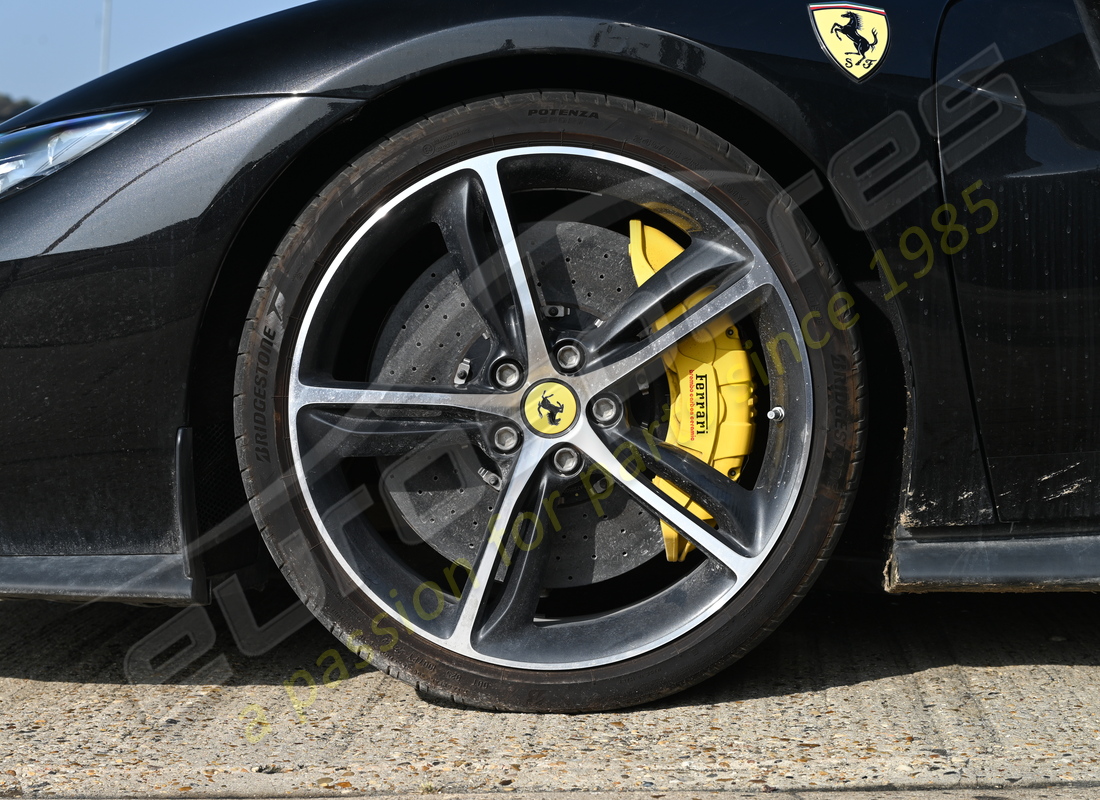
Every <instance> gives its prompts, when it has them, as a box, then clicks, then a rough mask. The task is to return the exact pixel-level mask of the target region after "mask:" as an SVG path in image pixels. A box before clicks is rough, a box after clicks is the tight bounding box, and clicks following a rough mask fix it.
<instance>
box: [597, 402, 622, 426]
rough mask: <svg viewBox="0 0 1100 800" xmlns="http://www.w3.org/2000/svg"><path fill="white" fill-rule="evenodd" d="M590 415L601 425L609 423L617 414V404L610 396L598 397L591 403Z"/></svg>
mask: <svg viewBox="0 0 1100 800" xmlns="http://www.w3.org/2000/svg"><path fill="white" fill-rule="evenodd" d="M592 416H593V417H595V419H596V422H598V423H600V424H601V425H610V424H611V423H612V422H614V421H615V418H616V417H618V416H619V404H618V403H616V402H615V401H614V400H612V399H611V398H610V397H598V398H596V402H594V403H593V404H592Z"/></svg>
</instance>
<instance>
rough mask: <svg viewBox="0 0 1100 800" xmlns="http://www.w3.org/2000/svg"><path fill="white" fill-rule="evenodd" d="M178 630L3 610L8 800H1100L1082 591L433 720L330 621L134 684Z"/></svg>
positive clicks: (820, 636)
mask: <svg viewBox="0 0 1100 800" xmlns="http://www.w3.org/2000/svg"><path fill="white" fill-rule="evenodd" d="M178 613H179V610H178V609H166V608H135V607H129V606H122V605H113V604H99V605H90V606H67V605H61V604H51V603H42V602H23V601H9V602H2V603H0V709H2V711H0V797H2V796H10V797H17V796H24V797H37V796H47V795H62V796H73V797H76V796H82V797H88V796H95V797H107V796H115V797H120V796H134V795H144V796H148V795H164V796H172V797H178V796H181V795H182V794H189V795H204V796H211V797H213V796H223V797H224V796H238V797H239V796H252V797H257V796H258V797H263V796H270V797H275V796H286V795H288V794H291V795H294V794H297V795H332V794H363V793H376V792H386V793H392V794H410V795H412V794H416V795H419V794H434V793H443V794H461V795H471V794H476V793H485V792H492V793H498V794H499V793H505V792H519V793H521V794H523V795H525V796H531V797H533V796H535V795H536V794H538V793H544V792H557V791H576V790H582V791H590V792H594V791H597V790H603V791H616V792H622V791H629V792H632V793H634V796H636V797H637V798H639V800H641V799H642V798H645V800H651V799H658V798H667V800H677V798H683V800H687V798H700V800H702V798H704V797H709V796H710V794H709V793H711V792H720V793H722V794H721V795H720V796H722V797H730V798H732V797H740V796H742V794H752V795H755V794H758V793H760V792H767V791H773V790H778V791H779V792H780V793H781V794H779V795H777V796H783V794H782V793H785V792H793V793H797V796H803V794H804V793H811V796H813V797H815V798H818V800H825V798H832V797H833V794H832V792H831V791H827V790H853V789H861V790H874V789H881V790H884V792H885V794H886V795H888V796H891V797H893V798H895V800H901V798H909V797H911V796H925V797H928V796H929V795H928V794H927V793H924V794H923V795H910V793H909V792H910V791H916V790H927V789H930V788H931V789H938V790H947V789H955V790H958V792H957V793H956V792H952V793H950V794H945V793H942V791H936V792H933V796H935V797H937V798H938V797H941V796H942V797H949V798H959V800H961V799H962V798H968V799H969V798H985V799H986V800H991V799H992V798H1017V800H1019V799H1020V798H1028V799H1029V800H1030V798H1038V797H1058V798H1066V797H1072V798H1076V797H1081V798H1084V797H1092V796H1097V795H1100V718H1098V709H1100V697H1098V693H1100V689H1098V687H1100V598H1098V597H1096V596H1095V595H1091V594H1067V595H929V596H900V597H889V596H885V595H875V594H872V595H867V594H845V593H837V592H825V591H815V592H814V593H812V594H811V596H810V597H809V598H808V599H807V601H806V602H804V603H803V605H802V606H801V607H800V608H799V609H798V610H797V611H796V612H795V614H794V615H793V616H792V617H791V618H790V619H788V620H787V622H786V623H784V625H783V626H782V627H781V628H780V630H779V631H777V632H776V633H775V634H773V635H772V636H771V638H769V639H768V640H767V641H766V642H765V643H764V644H763V645H762V646H761V647H759V648H758V649H757V650H756V651H755V652H753V653H752V654H750V656H749V657H747V658H746V659H745V660H743V661H742V662H740V664H739V665H737V666H735V667H734V668H733V669H730V670H727V671H726V672H725V673H723V674H721V675H719V676H718V677H716V678H714V679H712V680H710V681H709V682H707V683H706V684H704V685H701V686H699V687H697V688H696V689H694V690H691V691H689V692H687V693H684V694H681V695H678V696H676V697H673V698H670V699H668V700H666V701H664V702H660V703H656V704H651V705H648V706H644V707H640V708H636V709H632V710H628V711H624V712H620V713H607V714H592V715H578V716H539V715H528V714H495V713H487V712H481V711H475V710H469V709H463V708H456V707H450V706H445V705H439V704H437V703H432V702H429V701H426V700H424V699H422V698H420V697H418V696H417V694H416V692H415V691H414V690H413V689H412V688H410V687H409V686H406V685H405V684H403V683H399V682H397V681H395V680H393V679H391V678H388V677H386V676H383V675H381V674H379V673H378V672H376V671H374V670H372V669H370V668H369V667H358V668H357V667H356V661H355V658H354V657H353V656H351V655H350V654H349V653H347V651H346V650H343V648H342V647H341V646H340V645H339V644H338V643H337V642H335V640H334V639H332V638H331V636H330V635H329V634H328V633H327V632H326V631H324V630H323V629H322V628H321V627H320V626H319V625H317V624H316V623H311V624H310V625H308V626H306V627H305V628H303V629H301V630H300V631H299V632H298V633H297V634H296V635H295V636H293V637H292V638H290V639H288V640H287V641H285V642H283V643H282V644H280V645H279V646H277V647H275V648H274V649H273V650H271V651H269V652H267V653H266V654H264V655H262V656H258V657H247V656H244V655H242V654H241V653H240V652H239V651H238V650H237V648H236V647H235V645H234V642H233V638H232V636H231V634H230V632H229V630H228V629H227V628H226V625H225V622H224V620H222V619H221V617H220V614H219V612H218V611H217V609H216V608H212V609H211V610H210V611H209V612H208V614H209V619H210V620H211V621H212V622H213V630H214V631H215V633H216V640H215V642H214V644H213V646H212V647H211V648H210V649H209V650H208V651H207V652H206V653H205V654H204V657H203V658H202V659H201V660H200V661H199V662H196V663H197V664H199V665H200V666H204V667H206V668H207V670H208V671H207V672H206V673H205V674H204V675H202V676H199V677H198V679H197V680H199V681H202V680H209V679H210V676H211V675H213V676H215V677H218V675H219V673H220V676H221V678H224V679H225V682H224V684H223V685H220V686H218V685H205V686H204V685H199V684H191V683H187V682H186V681H187V679H188V677H189V675H190V674H191V673H188V672H185V673H182V678H181V677H175V678H173V679H172V680H170V681H168V682H167V683H164V684H159V685H158V684H157V683H155V682H149V681H148V680H147V681H146V682H143V683H138V684H132V683H131V682H130V681H128V680H127V677H126V676H127V670H126V668H125V667H124V664H125V659H126V655H127V653H128V652H130V651H131V650H132V648H133V647H134V645H135V644H137V643H138V642H141V641H142V640H143V639H145V638H146V637H147V636H148V635H149V634H150V632H152V631H154V630H155V629H157V627H158V626H160V625H162V624H165V623H169V622H171V621H172V620H173V617H174V615H176V614H178ZM202 613H206V612H202ZM261 618H262V617H261ZM183 644H187V642H186V641H185V642H183ZM332 648H336V652H338V653H342V657H341V658H340V659H339V660H338V659H335V658H334V657H333V655H332V654H331V653H328V651H330V650H331V649H332ZM326 654H327V655H326ZM168 655H169V656H170V657H171V656H172V653H171V652H170V653H169V654H168ZM223 657H224V658H223ZM319 661H320V666H318V662H319ZM340 664H342V665H343V666H344V667H345V668H346V670H347V675H348V677H347V678H346V679H341V678H342V673H341V670H340ZM154 666H155V664H154ZM326 669H327V670H328V678H329V680H330V682H329V684H328V685H325V671H326ZM302 670H304V671H305V672H304V673H303V672H302ZM192 672H193V670H192ZM307 675H308V677H307ZM311 680H312V682H313V683H314V684H315V685H314V686H313V687H310V686H309V682H310V681H311ZM287 681H292V682H293V685H292V687H291V688H292V691H289V692H288V690H287V688H286V686H285V682H287ZM294 701H296V702H297V705H295V702H294ZM1042 787H1054V788H1052V789H1045V788H1042ZM573 796H574V797H575V796H576V795H575V794H574V795H573ZM620 796H621V795H620ZM788 796H791V797H793V796H796V795H795V794H791V795H788ZM859 796H860V798H870V797H872V796H878V792H870V793H862V794H860V795H859Z"/></svg>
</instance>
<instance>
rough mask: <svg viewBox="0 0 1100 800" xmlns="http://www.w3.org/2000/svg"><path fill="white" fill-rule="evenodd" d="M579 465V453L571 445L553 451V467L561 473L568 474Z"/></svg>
mask: <svg viewBox="0 0 1100 800" xmlns="http://www.w3.org/2000/svg"><path fill="white" fill-rule="evenodd" d="M580 465H581V455H580V453H578V452H577V451H576V450H574V449H573V448H572V447H561V448H559V449H558V451H557V452H556V453H554V468H555V469H557V471H558V472H560V473H561V474H562V475H569V474H571V473H573V472H575V471H576V470H577V467H579V466H580Z"/></svg>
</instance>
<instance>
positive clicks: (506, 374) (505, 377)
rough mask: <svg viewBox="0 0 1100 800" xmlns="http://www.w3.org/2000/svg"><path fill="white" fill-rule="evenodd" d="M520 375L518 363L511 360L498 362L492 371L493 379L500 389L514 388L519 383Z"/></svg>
mask: <svg viewBox="0 0 1100 800" xmlns="http://www.w3.org/2000/svg"><path fill="white" fill-rule="evenodd" d="M521 376H522V373H521V372H520V369H519V365H518V364H515V363H513V362H511V361H504V362H502V363H501V364H498V365H497V368H496V371H495V372H494V373H493V379H494V380H495V381H496V384H497V386H499V387H500V388H501V389H514V388H515V387H516V386H517V385H518V384H519V380H520V377H521Z"/></svg>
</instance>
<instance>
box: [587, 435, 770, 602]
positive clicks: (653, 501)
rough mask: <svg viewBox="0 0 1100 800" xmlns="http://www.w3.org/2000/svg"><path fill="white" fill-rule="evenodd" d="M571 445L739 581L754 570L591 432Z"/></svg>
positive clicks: (751, 563)
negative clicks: (630, 468) (616, 455)
mask: <svg viewBox="0 0 1100 800" xmlns="http://www.w3.org/2000/svg"><path fill="white" fill-rule="evenodd" d="M574 441H575V443H576V445H577V446H578V447H579V448H580V449H581V450H582V451H584V453H585V454H586V455H587V456H588V457H589V458H590V459H592V461H593V462H595V464H596V465H598V466H599V467H600V469H601V470H603V472H604V474H605V475H607V476H608V477H609V479H610V480H613V481H615V482H616V483H618V484H619V485H620V486H622V487H623V489H625V490H626V491H627V492H629V493H630V494H631V495H633V497H634V498H635V499H636V500H637V501H638V502H639V503H641V504H642V505H644V506H646V507H647V508H649V510H650V511H652V512H653V513H654V514H656V515H657V516H658V517H660V518H661V519H663V520H664V521H665V522H667V523H668V524H669V525H671V526H672V527H674V528H675V529H676V530H678V531H679V532H680V533H681V534H683V535H684V537H685V538H687V539H688V540H689V541H691V542H692V543H693V544H694V545H695V546H696V547H698V548H699V549H700V550H702V551H703V552H704V553H706V554H707V555H709V556H710V557H711V558H714V559H717V560H718V561H719V562H721V563H722V565H724V566H725V567H726V568H727V569H729V570H730V571H731V572H732V573H733V574H734V575H736V576H737V578H738V579H739V580H740V579H743V578H745V577H747V576H748V575H750V574H752V572H753V571H754V570H755V569H756V566H757V561H758V559H756V558H750V557H748V556H743V555H741V554H740V553H738V552H737V551H736V550H734V549H733V547H732V546H731V545H730V544H729V543H727V542H726V541H724V540H723V539H722V537H720V536H719V535H718V534H717V532H716V531H715V530H714V529H713V528H711V527H710V526H708V525H706V524H704V523H703V522H701V521H700V520H699V519H697V518H696V517H695V516H693V515H692V514H689V513H688V512H687V510H686V509H684V507H683V506H680V505H677V504H676V503H674V502H673V501H672V500H670V499H668V497H666V496H665V495H664V494H662V493H661V492H659V491H658V490H657V489H655V488H654V487H653V486H652V485H651V484H650V483H649V481H646V480H644V479H643V478H640V477H634V476H632V475H631V474H630V472H629V471H628V470H627V468H626V467H624V466H623V465H622V464H620V463H619V460H618V459H617V458H615V455H614V454H613V453H612V451H611V450H610V449H609V448H608V447H607V446H606V445H605V444H604V443H603V442H602V441H600V439H599V437H598V436H596V434H595V432H594V431H592V430H590V429H589V430H586V431H584V432H583V433H581V434H580V435H578V436H577V437H576V439H575V440H574Z"/></svg>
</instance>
